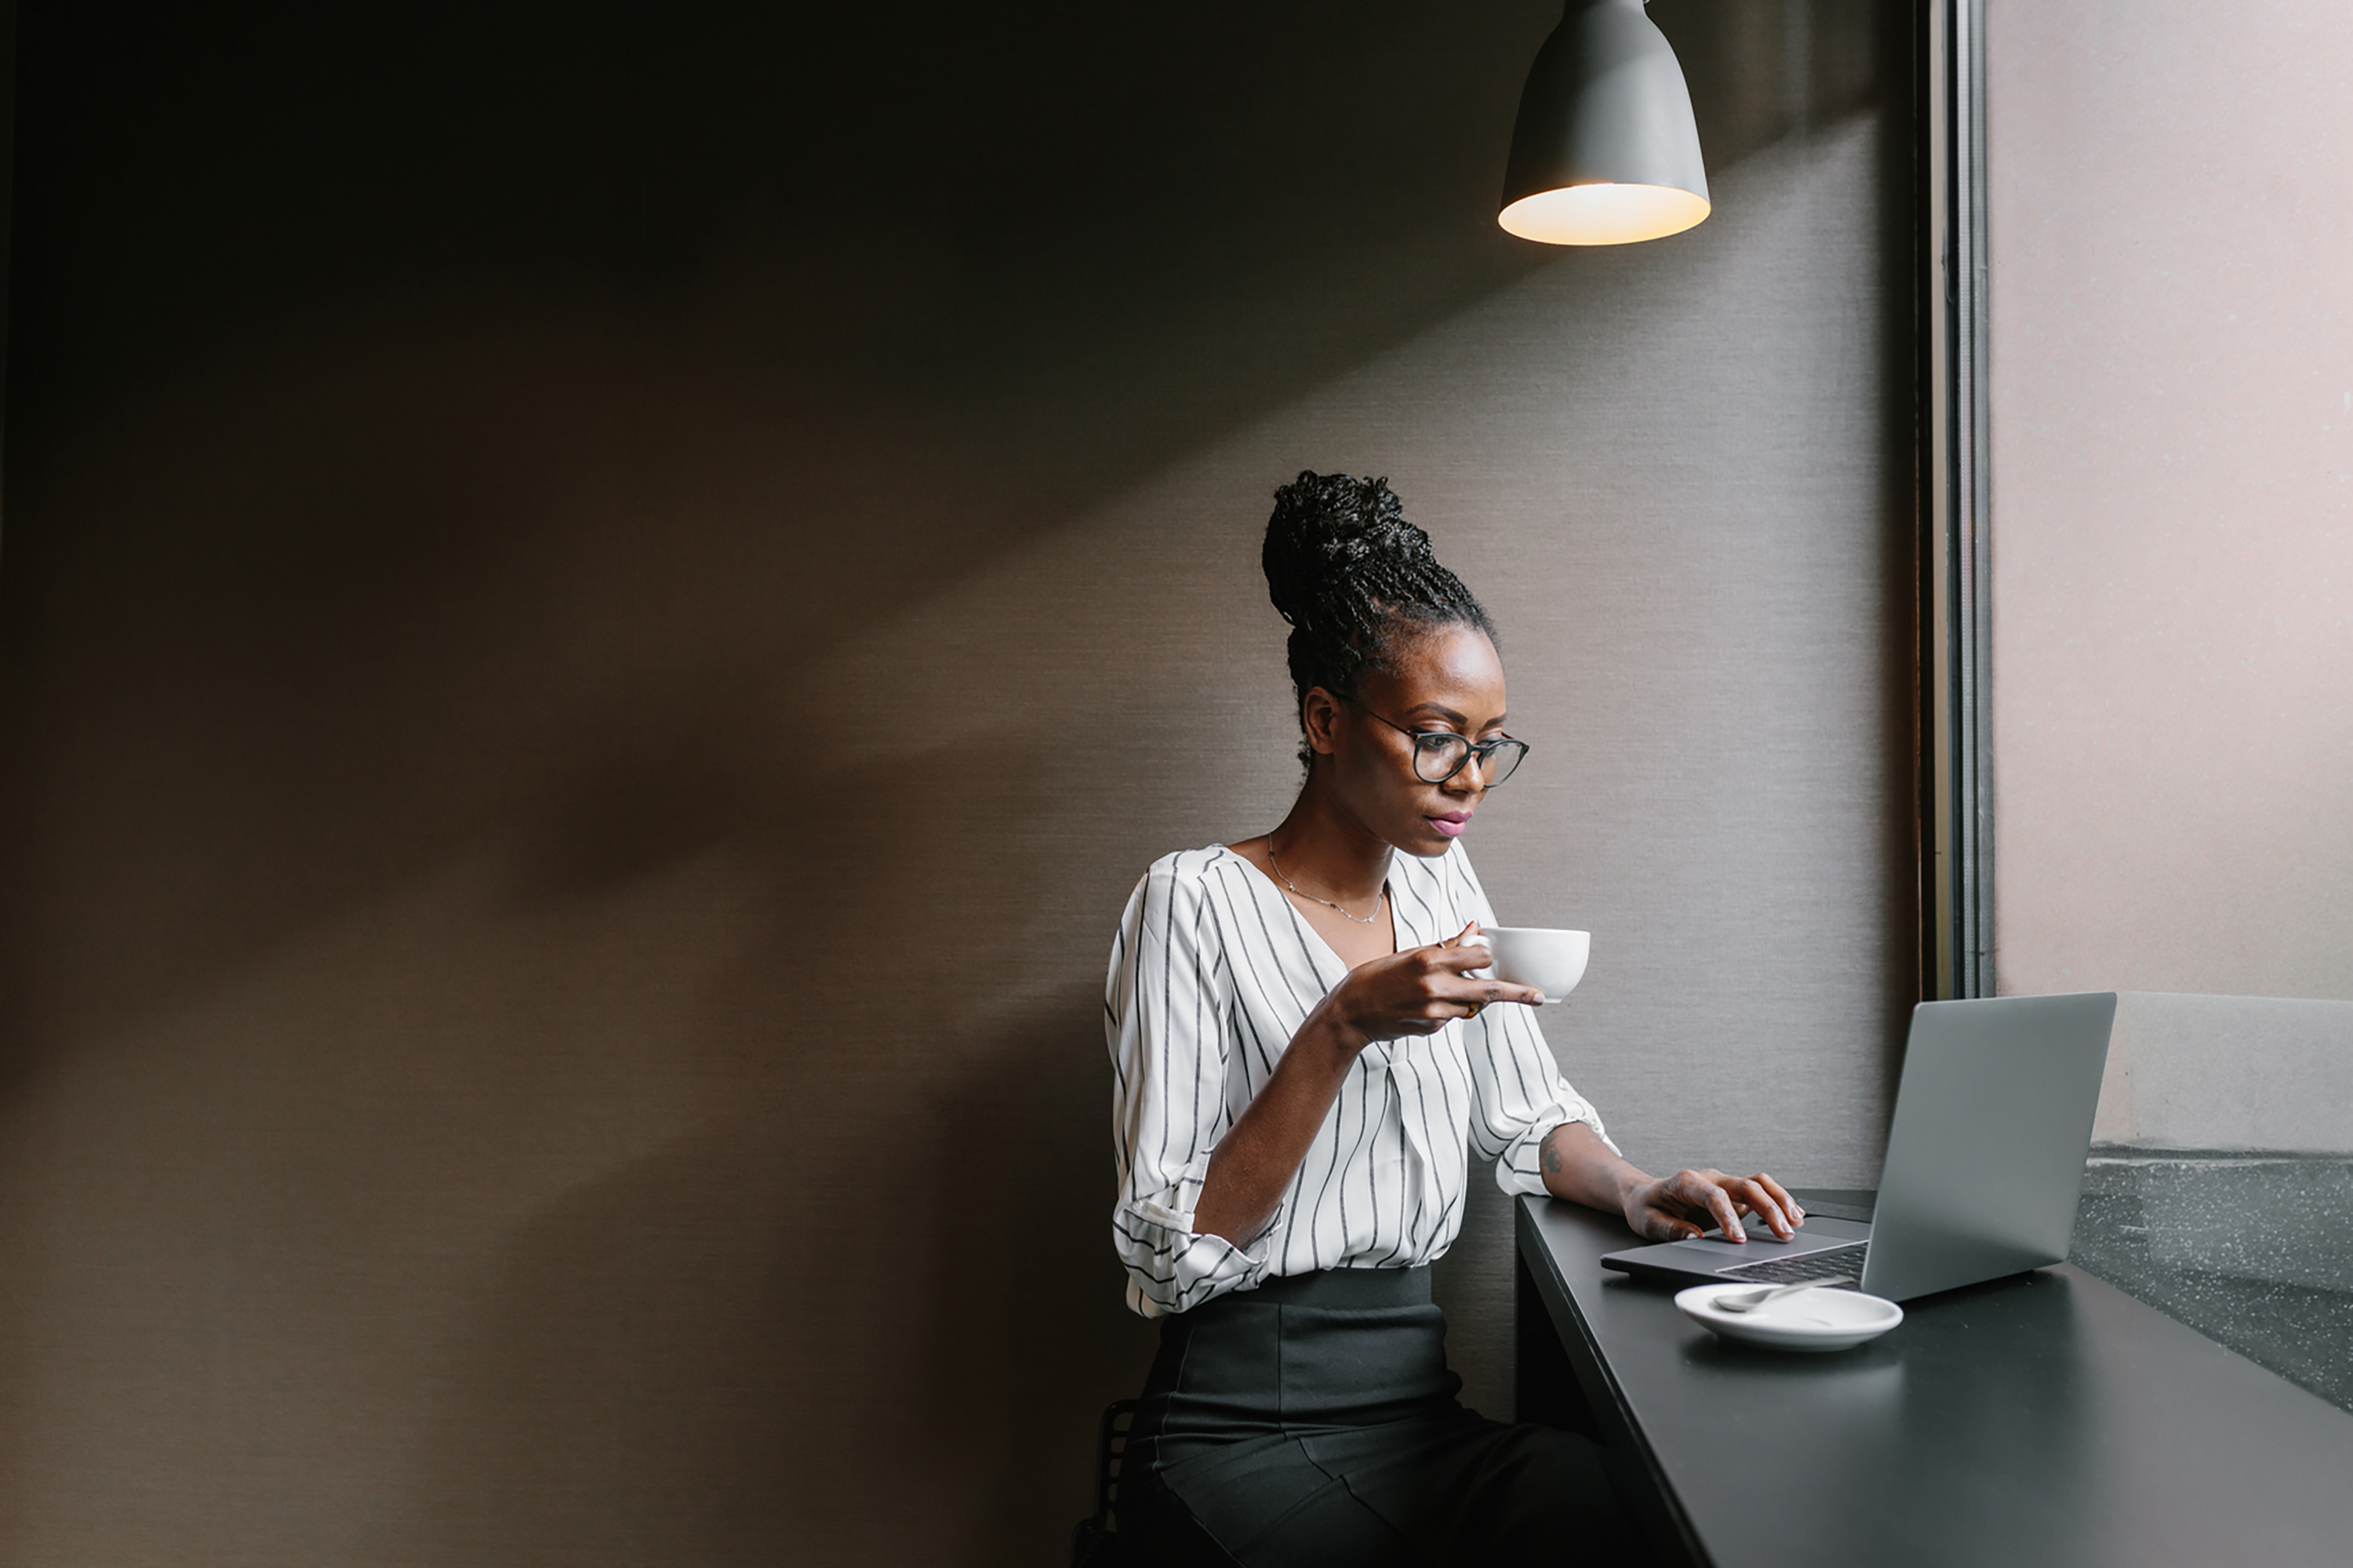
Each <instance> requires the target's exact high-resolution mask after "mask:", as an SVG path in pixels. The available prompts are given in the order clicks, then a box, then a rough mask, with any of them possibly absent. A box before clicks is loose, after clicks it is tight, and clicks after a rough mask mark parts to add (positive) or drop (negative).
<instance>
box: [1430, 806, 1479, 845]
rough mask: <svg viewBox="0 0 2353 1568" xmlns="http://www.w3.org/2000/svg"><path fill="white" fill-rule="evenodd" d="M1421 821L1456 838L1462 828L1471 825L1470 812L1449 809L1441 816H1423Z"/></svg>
mask: <svg viewBox="0 0 2353 1568" xmlns="http://www.w3.org/2000/svg"><path fill="white" fill-rule="evenodd" d="M1422 821H1425V822H1428V823H1429V824H1430V826H1431V827H1433V828H1435V829H1437V830H1438V831H1439V832H1441V833H1444V834H1445V835H1446V836H1447V837H1448V838H1450V839H1457V838H1461V836H1462V830H1463V829H1465V828H1467V827H1469V826H1470V825H1471V813H1470V812H1468V811H1449V812H1447V813H1446V815H1444V816H1442V817H1424V818H1423V819H1422Z"/></svg>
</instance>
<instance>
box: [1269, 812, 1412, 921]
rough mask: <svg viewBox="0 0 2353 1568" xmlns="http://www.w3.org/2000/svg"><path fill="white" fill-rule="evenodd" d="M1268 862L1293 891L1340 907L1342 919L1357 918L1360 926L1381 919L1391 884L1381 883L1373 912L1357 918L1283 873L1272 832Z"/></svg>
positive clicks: (1325, 904) (1314, 900)
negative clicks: (1276, 859) (1383, 904)
mask: <svg viewBox="0 0 2353 1568" xmlns="http://www.w3.org/2000/svg"><path fill="white" fill-rule="evenodd" d="M1266 863H1267V864H1269V865H1272V866H1274V874H1275V876H1276V878H1277V879H1278V880H1279V881H1281V882H1282V885H1283V886H1285V887H1288V888H1289V889H1291V891H1292V892H1293V893H1296V894H1298V895H1299V896H1300V897H1302V898H1304V899H1306V900H1307V901H1308V902H1309V903H1310V904H1321V905H1322V906H1324V908H1326V909H1338V910H1339V912H1340V917H1341V918H1342V919H1344V920H1355V921H1356V924H1357V925H1359V926H1369V925H1371V924H1372V923H1373V922H1374V921H1376V920H1377V919H1379V918H1380V917H1381V905H1382V903H1383V902H1384V901H1385V900H1387V899H1388V895H1389V885H1388V883H1386V882H1384V883H1382V884H1381V891H1380V896H1379V897H1377V898H1375V899H1374V900H1373V912H1372V913H1371V914H1369V915H1367V916H1365V917H1364V918H1362V919H1357V917H1356V916H1354V915H1351V914H1349V913H1348V912H1347V911H1346V910H1345V909H1342V908H1341V907H1340V906H1339V905H1337V904H1335V903H1333V902H1332V901H1331V900H1330V899H1328V898H1318V897H1316V896H1315V895H1314V894H1312V893H1310V892H1308V891H1307V890H1306V889H1305V888H1303V887H1301V886H1300V885H1299V884H1297V883H1295V882H1293V881H1292V880H1291V878H1289V877H1287V876H1284V875H1283V874H1282V866H1280V865H1276V864H1275V860H1274V835H1273V834H1272V833H1269V834H1267V835H1266Z"/></svg>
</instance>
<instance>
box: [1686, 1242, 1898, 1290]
mask: <svg viewBox="0 0 2353 1568" xmlns="http://www.w3.org/2000/svg"><path fill="white" fill-rule="evenodd" d="M1870 1246H1871V1244H1870V1243H1869V1242H1850V1243H1849V1244H1848V1245H1845V1246H1833V1247H1825V1248H1823V1249H1822V1250H1821V1251H1820V1252H1810V1253H1808V1254H1806V1255H1804V1256H1803V1257H1774V1258H1767V1259H1766V1260H1765V1261H1764V1262H1763V1263H1744V1264H1740V1265H1738V1266H1736V1267H1732V1268H1720V1269H1718V1270H1716V1272H1717V1273H1718V1274H1720V1275H1723V1276H1724V1277H1726V1278H1730V1279H1754V1280H1756V1281H1757V1282H1758V1283H1760V1284H1764V1285H1803V1284H1827V1283H1830V1282H1832V1281H1836V1282H1837V1283H1840V1284H1843V1285H1852V1284H1853V1283H1854V1282H1855V1281H1856V1280H1858V1279H1861V1278H1862V1255H1863V1253H1864V1252H1865V1251H1866V1250H1868V1249H1869V1247H1870Z"/></svg>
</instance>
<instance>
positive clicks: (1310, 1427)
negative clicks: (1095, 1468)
mask: <svg viewBox="0 0 2353 1568" xmlns="http://www.w3.org/2000/svg"><path fill="white" fill-rule="evenodd" d="M1461 1386H1462V1385H1461V1379H1459V1378H1457V1377H1456V1376H1455V1375H1454V1374H1453V1373H1452V1372H1450V1371H1448V1370H1447V1366H1446V1317H1445V1314H1444V1313H1442V1312H1441V1311H1440V1310H1439V1308H1437V1307H1436V1306H1434V1305H1432V1304H1431V1301H1430V1271H1429V1270H1428V1269H1427V1268H1413V1269H1397V1268H1391V1269H1333V1270H1327V1271H1325V1272H1324V1273H1322V1274H1313V1275H1303V1276H1294V1277H1290V1278H1285V1279H1276V1280H1270V1281H1269V1282H1268V1283H1267V1284H1266V1285H1265V1286H1263V1287H1261V1288H1259V1289H1257V1290H1250V1291H1241V1292H1237V1293H1235V1294H1232V1295H1228V1296H1221V1297H1219V1298H1216V1299H1215V1300H1212V1301H1208V1302H1206V1303H1204V1304H1203V1305H1201V1306H1199V1307H1197V1308H1194V1309H1193V1310H1191V1311H1189V1312H1185V1313H1180V1314H1178V1315H1177V1316H1176V1317H1174V1318H1171V1319H1167V1320H1166V1323H1164V1325H1163V1326H1162V1329H1161V1334H1160V1353H1159V1355H1158V1356H1157V1357H1156V1358H1155V1360H1154V1361H1153V1365H1152V1372H1151V1375H1150V1376H1149V1377H1148V1378H1147V1379H1146V1380H1145V1389H1144V1395H1143V1398H1142V1400H1141V1402H1140V1404H1139V1408H1138V1410H1137V1413H1136V1421H1135V1427H1134V1434H1133V1436H1131V1438H1130V1440H1129V1444H1128V1450H1127V1451H1128V1460H1127V1463H1126V1465H1125V1467H1124V1469H1125V1472H1126V1473H1125V1476H1124V1478H1123V1483H1122V1488H1121V1491H1122V1497H1121V1507H1120V1533H1121V1535H1122V1536H1123V1538H1124V1542H1125V1544H1126V1545H1127V1546H1128V1549H1129V1552H1130V1554H1131V1555H1132V1556H1133V1557H1134V1558H1135V1560H1137V1561H1139V1562H1144V1563H1163V1564H1172V1565H1173V1564H1179V1563H1182V1564H1188V1565H1189V1564H1195V1563H1207V1564H1214V1565H1217V1568H1224V1565H1226V1564H1230V1563H1241V1564H1244V1565H1246V1568H1277V1565H1280V1564H1288V1563H1318V1564H1355V1563H1363V1564H1368V1565H1387V1564H1390V1563H1397V1564H1408V1563H1413V1564H1421V1563H1494V1562H1503V1561H1506V1560H1508V1556H1509V1554H1511V1553H1514V1552H1522V1551H1529V1552H1542V1553H1544V1557H1545V1560H1546V1561H1548V1562H1567V1563H1585V1562H1590V1563H1627V1562H1635V1561H1640V1558H1639V1557H1638V1556H1636V1555H1635V1554H1634V1547H1633V1539H1632V1535H1631V1531H1630V1527H1629V1524H1628V1521H1627V1520H1626V1517H1625V1515H1624V1514H1623V1513H1622V1511H1620V1509H1619V1508H1618V1506H1617V1504H1616V1502H1615V1500H1614V1499H1612V1498H1611V1496H1610V1494H1609V1487H1608V1484H1607V1482H1606V1481H1605V1480H1604V1478H1603V1477H1602V1473H1601V1467H1600V1462H1599V1455H1598V1454H1597V1453H1596V1452H1595V1450H1594V1449H1593V1447H1592V1446H1591V1444H1589V1443H1588V1442H1587V1441H1586V1440H1585V1439H1584V1438H1582V1437H1580V1436H1576V1435H1574V1434H1571V1433H1566V1432H1558V1431H1555V1430H1553V1429H1551V1428H1548V1427H1541V1426H1510V1425H1504V1424H1503V1423H1501V1422H1494V1421H1489V1420H1486V1419H1485V1418H1483V1417H1482V1416H1480V1415H1478V1414H1475V1413H1473V1412H1471V1411H1467V1410H1465V1409H1463V1408H1462V1406H1461V1404H1459V1403H1458V1402H1457V1400H1456V1398H1455V1395H1456V1394H1457V1393H1458V1392H1460V1390H1461Z"/></svg>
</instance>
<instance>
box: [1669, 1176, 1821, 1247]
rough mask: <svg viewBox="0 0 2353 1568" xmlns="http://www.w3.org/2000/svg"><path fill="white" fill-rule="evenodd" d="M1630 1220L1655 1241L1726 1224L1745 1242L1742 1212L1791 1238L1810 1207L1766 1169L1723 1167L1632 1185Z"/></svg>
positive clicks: (1729, 1237) (1732, 1237)
mask: <svg viewBox="0 0 2353 1568" xmlns="http://www.w3.org/2000/svg"><path fill="white" fill-rule="evenodd" d="M1625 1210H1626V1224H1628V1225H1629V1226H1630V1227H1631V1228H1632V1229H1633V1231H1634V1234H1637V1235H1642V1236H1648V1237H1649V1238H1650V1239H1651V1240H1652V1241H1690V1240H1691V1239H1693V1238H1694V1236H1698V1235H1702V1234H1705V1233H1706V1232H1707V1230H1708V1229H1709V1228H1710V1227H1711V1226H1721V1227H1722V1228H1723V1231H1724V1239H1725V1240H1726V1241H1735V1242H1745V1241H1746V1240H1747V1239H1748V1235H1747V1233H1746V1232H1745V1231H1743V1230H1742V1229H1741V1228H1740V1216H1741V1215H1742V1214H1748V1213H1753V1214H1755V1215H1756V1216H1757V1218H1758V1219H1761V1220H1763V1221H1764V1222H1765V1224H1766V1225H1767V1228H1769V1229H1770V1230H1771V1231H1772V1233H1773V1234H1775V1235H1777V1236H1778V1237H1780V1238H1781V1239H1782V1240H1783V1241H1788V1239H1789V1237H1790V1236H1791V1235H1792V1234H1795V1233H1796V1230H1797V1227H1798V1226H1799V1225H1802V1224H1805V1223H1806V1212H1805V1210H1803V1209H1801V1208H1799V1206H1798V1201H1797V1200H1796V1199H1794V1198H1792V1197H1790V1196H1789V1194H1788V1191H1787V1190H1785V1189H1784V1188H1783V1187H1782V1185H1781V1183H1779V1182H1778V1181H1774V1180H1773V1178H1771V1177H1770V1176H1767V1175H1766V1174H1765V1173H1764V1172H1763V1171H1758V1172H1757V1174H1756V1175H1754V1176H1726V1175H1725V1173H1724V1172H1723V1171H1676V1172H1675V1173H1674V1174H1673V1175H1672V1176H1660V1177H1654V1178H1651V1179H1650V1180H1648V1181H1642V1182H1640V1183H1638V1184H1637V1185H1635V1186H1633V1187H1631V1188H1630V1189H1628V1191H1627V1193H1626V1202H1625Z"/></svg>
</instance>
